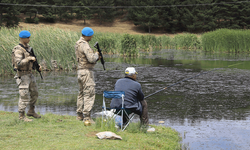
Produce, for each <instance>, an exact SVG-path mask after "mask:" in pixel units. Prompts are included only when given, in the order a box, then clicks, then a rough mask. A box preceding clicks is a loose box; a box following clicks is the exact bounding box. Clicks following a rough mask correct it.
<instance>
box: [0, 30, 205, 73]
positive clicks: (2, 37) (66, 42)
mask: <svg viewBox="0 0 250 150" xmlns="http://www.w3.org/2000/svg"><path fill="white" fill-rule="evenodd" d="M21 30H29V31H30V32H31V41H30V43H29V44H30V45H31V46H32V47H33V49H34V53H35V54H36V55H37V59H38V62H39V63H40V64H42V66H43V69H44V70H73V69H75V66H76V60H75V49H74V45H75V42H76V41H77V40H78V39H79V38H80V37H81V33H80V32H75V31H69V30H68V31H66V30H63V29H59V28H54V27H41V28H40V29H33V28H30V29H20V28H5V27H3V28H1V29H0V53H1V59H0V75H4V74H5V75H6V74H7V75H8V74H14V73H15V72H14V71H13V68H12V64H11V51H12V49H13V47H14V46H16V45H18V43H19V37H18V35H19V32H20V31H21ZM96 41H98V43H99V45H100V48H101V49H102V51H103V53H104V54H110V55H112V54H118V55H121V57H138V56H140V55H141V52H143V54H144V55H145V52H146V54H147V52H148V53H150V52H153V51H158V50H161V49H167V48H173V49H197V48H201V44H200V43H201V42H200V38H198V37H197V36H196V35H194V34H180V35H177V36H175V37H174V38H171V37H168V36H153V35H145V36H144V35H130V34H119V33H102V32H95V34H94V37H93V38H92V40H91V41H90V45H91V46H92V48H93V45H94V44H95V42H96Z"/></svg>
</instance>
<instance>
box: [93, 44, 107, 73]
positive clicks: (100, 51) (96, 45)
mask: <svg viewBox="0 0 250 150" xmlns="http://www.w3.org/2000/svg"><path fill="white" fill-rule="evenodd" d="M94 47H95V48H96V49H97V50H98V52H99V54H100V56H101V63H102V66H103V69H104V70H105V66H104V63H105V61H104V59H103V57H102V50H101V49H100V47H99V44H98V42H96V43H95V45H94Z"/></svg>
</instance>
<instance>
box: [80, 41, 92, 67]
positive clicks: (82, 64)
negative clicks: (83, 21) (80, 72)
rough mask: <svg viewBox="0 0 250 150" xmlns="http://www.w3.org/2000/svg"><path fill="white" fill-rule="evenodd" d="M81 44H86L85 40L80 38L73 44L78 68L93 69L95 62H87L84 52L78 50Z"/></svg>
mask: <svg viewBox="0 0 250 150" xmlns="http://www.w3.org/2000/svg"><path fill="white" fill-rule="evenodd" d="M81 44H88V42H87V41H84V40H83V39H82V38H81V39H80V40H78V41H77V42H76V45H75V54H76V61H77V62H78V67H77V68H78V69H93V68H94V66H95V63H89V61H88V59H87V57H86V55H85V54H83V53H81V52H80V51H79V48H80V45H81Z"/></svg>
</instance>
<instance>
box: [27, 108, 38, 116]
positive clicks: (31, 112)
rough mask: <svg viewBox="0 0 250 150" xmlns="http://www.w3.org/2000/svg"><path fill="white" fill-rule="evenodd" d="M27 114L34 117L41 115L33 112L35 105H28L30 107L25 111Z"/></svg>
mask: <svg viewBox="0 0 250 150" xmlns="http://www.w3.org/2000/svg"><path fill="white" fill-rule="evenodd" d="M27 116H33V117H34V118H41V116H40V115H38V114H37V113H36V112H35V106H30V109H29V111H28V112H27Z"/></svg>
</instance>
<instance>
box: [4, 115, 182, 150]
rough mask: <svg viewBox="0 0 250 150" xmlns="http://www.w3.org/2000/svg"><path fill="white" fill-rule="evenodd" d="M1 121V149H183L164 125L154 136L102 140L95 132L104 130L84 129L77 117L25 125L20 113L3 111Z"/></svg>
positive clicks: (133, 134) (54, 117) (141, 134)
mask: <svg viewBox="0 0 250 150" xmlns="http://www.w3.org/2000/svg"><path fill="white" fill-rule="evenodd" d="M0 118H1V120H0V134H1V136H0V149H169V150H175V149H181V145H180V143H179V142H180V137H179V135H178V133H177V132H176V131H174V130H173V129H171V128H166V127H162V126H154V127H155V128H156V131H155V132H152V133H144V132H131V131H132V130H129V129H128V130H127V131H124V132H115V133H116V134H117V135H119V136H121V137H122V140H100V139H98V138H97V137H96V133H98V132H102V131H103V130H102V128H99V127H98V125H92V126H84V125H83V122H80V121H77V120H76V118H75V116H68V115H55V114H50V113H49V114H45V115H42V118H41V119H35V120H33V122H22V121H19V120H18V113H13V112H4V111H0ZM132 126H133V124H132ZM133 131H134V130H133Z"/></svg>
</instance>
